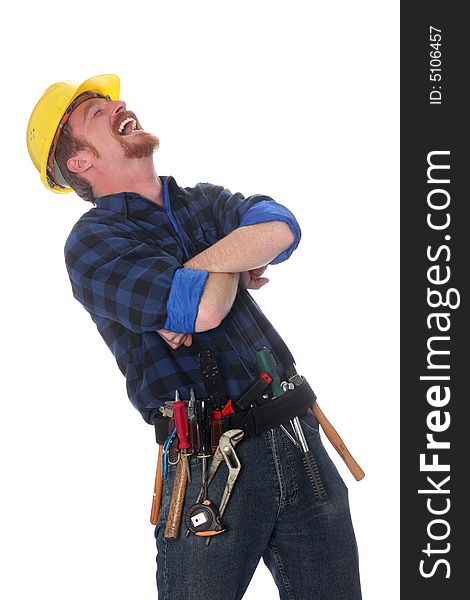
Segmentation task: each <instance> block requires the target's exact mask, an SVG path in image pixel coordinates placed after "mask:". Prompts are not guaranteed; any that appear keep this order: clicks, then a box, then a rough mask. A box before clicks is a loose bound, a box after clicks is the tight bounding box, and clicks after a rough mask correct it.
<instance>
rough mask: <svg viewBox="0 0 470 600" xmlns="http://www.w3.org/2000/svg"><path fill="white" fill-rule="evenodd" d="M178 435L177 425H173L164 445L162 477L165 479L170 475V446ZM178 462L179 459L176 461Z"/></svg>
mask: <svg viewBox="0 0 470 600" xmlns="http://www.w3.org/2000/svg"><path fill="white" fill-rule="evenodd" d="M175 435H176V427H173V429H172V430H171V433H170V435H169V436H168V437H167V439H166V442H165V443H164V445H163V456H162V477H163V479H167V477H168V463H169V462H170V461H169V459H168V455H169V453H170V447H171V444H172V443H173V440H174V438H175ZM176 462H178V461H176Z"/></svg>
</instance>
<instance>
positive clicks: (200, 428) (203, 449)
mask: <svg viewBox="0 0 470 600" xmlns="http://www.w3.org/2000/svg"><path fill="white" fill-rule="evenodd" d="M211 404H212V403H211V402H210V400H208V399H207V398H196V401H195V406H194V408H195V414H196V425H197V433H198V440H199V444H198V446H199V449H198V453H197V456H198V458H202V487H201V491H203V494H204V496H203V499H204V500H207V459H208V458H210V457H211V456H212V444H211Z"/></svg>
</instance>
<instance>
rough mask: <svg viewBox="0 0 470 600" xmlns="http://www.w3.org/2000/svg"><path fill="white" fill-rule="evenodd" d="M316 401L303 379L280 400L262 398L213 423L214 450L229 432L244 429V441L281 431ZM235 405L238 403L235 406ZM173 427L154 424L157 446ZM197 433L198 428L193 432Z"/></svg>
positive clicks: (194, 443) (191, 434)
mask: <svg viewBox="0 0 470 600" xmlns="http://www.w3.org/2000/svg"><path fill="white" fill-rule="evenodd" d="M316 399H317V397H316V395H315V393H314V392H313V390H312V388H311V387H310V385H309V383H308V382H307V380H306V379H305V378H304V377H302V378H301V383H299V384H298V385H296V387H295V388H294V389H292V390H287V391H286V392H285V393H284V394H282V396H279V397H277V398H271V399H266V398H259V400H257V401H256V403H254V404H253V406H250V407H248V408H247V409H245V410H243V411H241V412H234V413H232V414H228V415H226V416H224V417H222V418H221V419H217V420H213V421H212V447H213V448H214V449H215V448H217V445H218V443H219V438H220V436H221V435H222V433H224V432H225V431H228V430H229V429H242V430H243V431H244V432H245V437H250V436H257V435H261V434H262V433H264V432H265V431H268V430H269V429H272V428H273V427H278V426H279V425H282V424H283V423H286V422H288V421H290V420H291V419H293V418H294V417H298V416H301V415H304V414H305V413H306V412H307V410H308V409H309V408H310V407H311V406H312V404H313V403H314V402H315V401H316ZM235 404H236V403H235ZM173 427H174V420H173V419H172V418H168V417H160V418H158V419H156V420H155V437H156V440H157V443H158V444H163V443H164V442H165V440H166V439H167V437H168V435H169V433H170V432H171V431H172V429H173ZM194 429H195V428H194ZM195 436H196V431H193V427H192V423H189V440H190V442H192V446H193V448H194V447H197V440H196V439H195ZM177 444H178V441H177V438H176V437H175V441H174V442H173V445H172V450H171V452H170V457H171V456H172V455H173V454H176V453H177V447H178V446H177Z"/></svg>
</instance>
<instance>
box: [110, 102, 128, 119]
mask: <svg viewBox="0 0 470 600" xmlns="http://www.w3.org/2000/svg"><path fill="white" fill-rule="evenodd" d="M111 104H112V114H113V116H114V115H116V114H117V113H119V112H122V111H125V110H126V103H125V102H124V101H123V100H113V101H112V103H111Z"/></svg>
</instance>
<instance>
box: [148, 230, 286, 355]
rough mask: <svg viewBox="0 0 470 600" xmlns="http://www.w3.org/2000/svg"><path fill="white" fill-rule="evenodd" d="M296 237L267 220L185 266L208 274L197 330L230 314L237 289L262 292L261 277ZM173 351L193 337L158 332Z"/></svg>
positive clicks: (234, 234) (263, 281)
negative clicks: (267, 266)
mask: <svg viewBox="0 0 470 600" xmlns="http://www.w3.org/2000/svg"><path fill="white" fill-rule="evenodd" d="M293 241H294V235H293V233H292V232H291V230H290V228H289V226H288V225H287V224H286V223H284V222H282V221H268V222H263V223H257V224H256V225H247V226H245V227H239V228H238V229H235V230H234V231H232V232H231V233H229V234H228V235H227V236H225V237H224V238H222V239H221V240H219V241H218V242H216V243H215V244H214V245H213V246H211V247H210V248H207V249H206V250H204V251H203V252H201V253H200V254H198V255H196V256H195V257H194V258H192V259H191V260H189V261H187V262H186V263H185V264H184V266H185V267H189V268H191V269H204V270H206V271H209V276H208V278H207V281H206V284H205V286H204V292H203V294H202V296H201V300H200V302H199V308H198V314H197V318H196V323H195V331H196V332H201V331H208V330H209V329H213V328H214V327H217V326H218V325H219V324H220V323H221V321H222V320H223V319H224V318H225V316H226V315H227V314H228V312H229V311H230V309H231V307H232V304H233V302H234V300H235V296H236V293H237V288H238V286H239V285H240V286H241V287H242V288H244V289H259V288H260V287H262V286H263V285H265V284H266V283H267V282H268V279H267V278H265V277H262V275H263V273H264V271H265V270H266V265H268V264H269V263H270V262H271V261H272V260H274V259H275V258H276V256H278V255H279V254H280V253H281V252H283V251H284V250H286V249H287V248H289V246H290V245H291V244H292V243H293ZM158 333H159V334H160V336H161V337H162V338H163V339H164V340H165V341H166V342H167V344H168V345H169V346H170V347H171V348H173V349H176V348H179V347H180V346H181V345H182V344H184V345H185V346H190V345H191V344H192V335H191V334H185V333H176V332H172V331H168V330H166V329H160V330H158Z"/></svg>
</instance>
